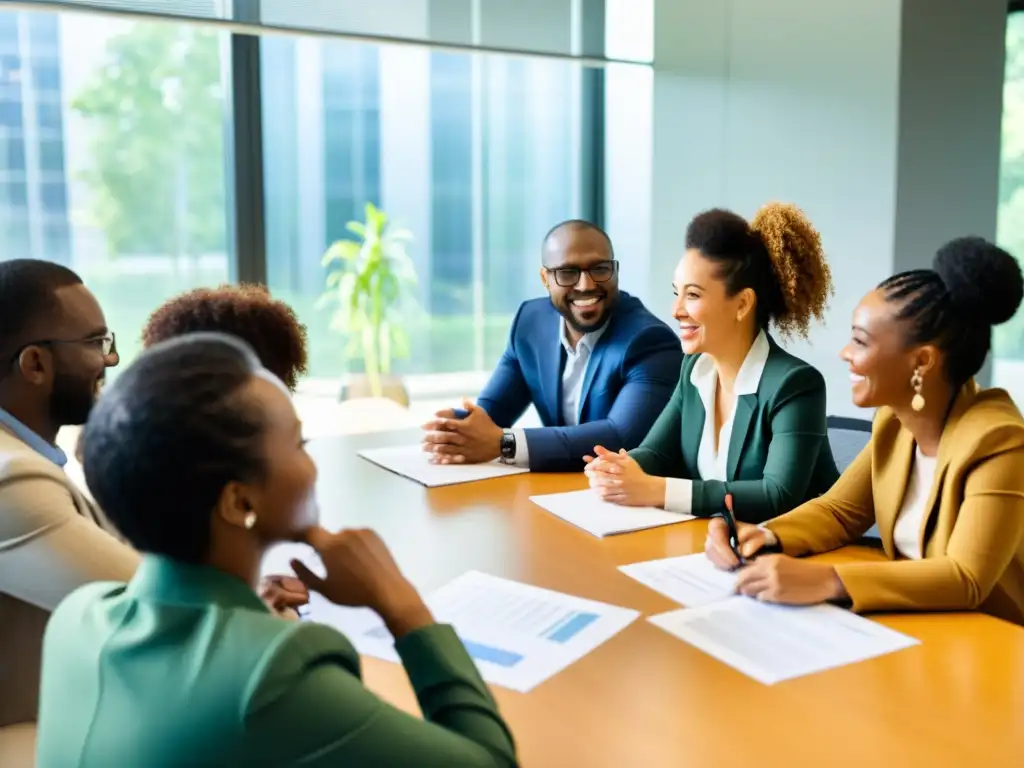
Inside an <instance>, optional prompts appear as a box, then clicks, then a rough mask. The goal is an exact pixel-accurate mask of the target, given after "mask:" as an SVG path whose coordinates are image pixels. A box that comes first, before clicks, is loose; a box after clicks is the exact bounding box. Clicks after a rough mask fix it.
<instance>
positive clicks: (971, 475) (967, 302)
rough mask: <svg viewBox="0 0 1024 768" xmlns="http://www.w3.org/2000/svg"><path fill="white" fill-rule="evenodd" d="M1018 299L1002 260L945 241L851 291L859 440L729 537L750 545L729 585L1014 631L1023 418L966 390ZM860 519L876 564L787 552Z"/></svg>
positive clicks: (1021, 592)
mask: <svg viewBox="0 0 1024 768" xmlns="http://www.w3.org/2000/svg"><path fill="white" fill-rule="evenodd" d="M1022 295H1024V280H1022V276H1021V271H1020V267H1019V266H1018V265H1017V262H1016V261H1015V260H1014V259H1013V257H1011V256H1010V255H1009V254H1008V253H1006V252H1005V251H1003V250H1001V249H999V248H997V247H996V246H994V245H992V244H990V243H988V242H986V241H984V240H982V239H981V238H961V239H958V240H954V241H952V242H951V243H948V244H947V245H945V246H943V248H942V249H940V250H939V252H938V254H937V255H936V257H935V261H934V265H933V269H930V270H914V271H911V272H903V273H901V274H898V275H895V276H894V277H890V278H888V279H887V280H885V281H884V282H883V283H882V284H881V285H879V286H878V288H876V289H875V290H874V291H872V292H871V293H869V294H868V295H867V296H866V297H864V299H863V300H862V301H861V303H860V304H859V305H858V307H857V309H856V311H855V312H854V316H853V333H852V339H851V340H850V343H849V344H847V346H846V347H845V348H844V349H843V352H842V358H843V359H844V360H845V361H846V362H847V363H848V364H849V366H850V379H851V382H852V393H853V401H854V403H855V404H856V405H858V406H861V407H866V408H872V407H874V408H878V412H877V414H876V416H875V420H874V425H873V428H872V435H871V441H870V443H869V444H868V445H867V446H866V447H865V448H864V450H863V451H862V452H861V453H860V455H859V456H858V457H857V458H856V459H855V460H854V462H853V464H851V465H850V467H849V468H848V469H847V470H846V472H844V473H843V475H842V477H840V478H839V480H838V481H837V482H836V484H835V485H834V486H833V487H832V489H831V490H829V491H828V493H826V494H825V495H824V496H821V497H820V498H818V499H814V500H813V501H809V502H807V503H805V504H803V505H801V506H799V507H797V508H796V509H794V510H793V511H791V512H789V513H788V514H786V515H783V516H781V517H779V518H776V519H775V520H773V521H771V522H769V523H767V524H765V525H764V526H762V527H760V528H758V527H754V526H749V527H743V528H742V529H741V530H740V532H739V551H740V554H741V555H742V556H744V558H747V557H750V556H752V555H754V554H756V553H760V554H761V556H760V557H757V558H756V559H753V560H751V561H750V563H749V564H747V565H745V566H744V567H743V568H742V570H741V571H740V574H739V578H738V581H737V588H738V590H739V591H740V592H741V593H743V594H746V595H750V596H752V597H756V598H757V599H760V600H766V601H769V602H779V603H791V604H812V603H820V602H829V601H831V602H838V603H845V604H847V605H850V606H851V607H852V608H853V609H854V610H856V611H887V610H892V611H913V610H917V611H958V610H970V609H976V608H978V609H981V610H983V611H985V612H986V613H990V614H992V615H994V616H998V617H1000V618H1003V619H1007V620H1009V621H1012V622H1015V623H1017V624H1024V419H1022V418H1021V414H1020V412H1019V411H1018V410H1017V408H1016V406H1015V405H1014V404H1013V402H1012V400H1011V399H1010V397H1009V395H1008V394H1007V393H1006V392H1005V391H1003V390H1001V389H990V390H984V391H979V389H978V387H977V385H976V384H975V382H974V378H973V377H974V376H975V374H977V372H978V371H979V370H980V369H981V366H982V364H983V362H984V360H985V357H986V355H987V354H988V351H989V348H990V346H991V336H992V326H994V325H997V324H999V323H1002V322H1005V321H1007V320H1009V319H1010V318H1011V317H1012V316H1013V315H1014V313H1015V312H1016V311H1017V308H1018V306H1019V305H1020V303H1021V298H1022ZM875 523H877V524H878V529H879V532H880V533H881V537H882V544H883V547H884V549H885V553H886V554H887V555H888V557H889V558H890V560H891V562H858V563H847V564H842V565H834V566H833V565H827V564H822V563H817V562H814V561H808V560H797V559H795V558H796V557H799V556H801V555H811V554H816V553H820V552H826V551H829V550H832V549H836V548H838V547H842V546H844V545H846V544H851V543H853V542H855V541H857V539H859V538H860V537H861V536H863V535H864V533H865V532H866V531H867V530H868V529H869V528H870V527H871V526H872V525H874V524H875ZM727 538H728V537H727V533H726V531H725V525H724V523H723V522H722V521H721V520H715V521H712V525H711V527H710V528H709V533H708V540H707V544H706V551H707V554H708V557H709V558H710V559H711V560H712V561H713V562H714V563H715V564H716V565H718V566H720V567H723V568H732V567H735V566H736V565H737V558H736V557H735V555H734V554H733V552H732V550H731V549H730V546H729V543H728V540H727ZM773 551H774V552H773ZM779 552H781V553H782V554H778V553H779Z"/></svg>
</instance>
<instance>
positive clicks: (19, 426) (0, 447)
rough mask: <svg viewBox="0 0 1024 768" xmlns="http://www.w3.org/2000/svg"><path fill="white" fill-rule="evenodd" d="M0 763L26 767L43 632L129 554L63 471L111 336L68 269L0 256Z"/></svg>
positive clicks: (133, 560)
mask: <svg viewBox="0 0 1024 768" xmlns="http://www.w3.org/2000/svg"><path fill="white" fill-rule="evenodd" d="M0 329H2V330H0V366H2V367H0V690H2V691H3V696H0V764H2V765H4V766H8V765H10V766H16V765H20V764H31V746H32V742H33V739H34V728H33V727H32V725H31V723H32V722H33V721H34V720H35V718H36V709H37V704H38V695H39V654H40V649H41V644H42V635H43V629H44V627H45V625H46V620H47V618H48V617H49V614H50V611H52V610H53V609H54V608H55V607H56V605H57V603H59V602H60V601H61V600H62V599H63V598H64V597H65V596H66V595H67V594H68V593H69V592H71V591H72V590H74V589H75V588H77V587H79V586H81V585H82V584H86V583H88V582H91V581H97V580H104V579H115V580H125V579H129V578H131V576H132V575H133V574H134V572H135V568H136V566H137V564H138V561H139V556H138V554H137V553H136V552H135V551H134V550H133V549H132V548H131V547H129V546H128V545H126V544H124V543H122V541H121V539H120V537H119V536H118V534H117V532H116V530H114V528H113V526H111V525H110V524H109V522H108V521H107V520H106V519H105V517H104V516H103V515H102V513H101V512H99V511H98V510H97V509H96V508H95V507H94V506H93V505H92V504H91V503H90V502H89V500H88V499H87V498H86V497H85V496H84V495H83V494H82V493H81V492H80V491H79V490H78V488H77V487H76V486H75V484H74V483H73V482H72V481H71V480H69V479H68V477H67V476H66V475H65V474H64V469H63V467H64V464H65V462H66V456H65V455H64V452H63V451H62V450H61V449H60V448H58V447H57V445H56V440H57V432H58V431H59V430H60V428H61V427H62V426H64V425H68V424H82V423H84V422H85V420H86V418H87V417H88V415H89V411H90V409H91V408H92V405H93V402H94V400H95V397H96V393H97V392H98V390H99V388H100V385H101V384H102V382H103V379H104V376H105V374H106V370H107V368H109V367H111V366H114V365H117V362H118V358H117V353H116V352H115V351H114V334H113V333H112V332H111V331H110V330H109V329H108V328H107V324H106V320H105V318H104V316H103V311H102V309H101V308H100V306H99V303H98V302H97V301H96V298H95V297H94V296H93V295H92V293H90V292H89V290H88V289H87V288H86V287H85V286H84V285H83V284H82V281H81V279H80V278H79V277H78V276H77V275H76V274H75V273H74V272H72V271H71V270H69V269H66V268H65V267H62V266H60V265H57V264H52V263H50V262H46V261H38V260H30V259H18V260H14V261H7V262H0Z"/></svg>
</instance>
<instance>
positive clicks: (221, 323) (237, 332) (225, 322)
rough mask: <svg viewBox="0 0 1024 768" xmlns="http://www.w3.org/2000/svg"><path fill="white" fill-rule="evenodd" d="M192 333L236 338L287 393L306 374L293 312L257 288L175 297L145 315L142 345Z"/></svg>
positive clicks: (302, 332)
mask: <svg viewBox="0 0 1024 768" xmlns="http://www.w3.org/2000/svg"><path fill="white" fill-rule="evenodd" d="M196 331H213V332H217V331H219V332H221V333H227V334H229V335H231V336H235V337H237V338H240V339H241V340H242V341H244V342H246V343H247V344H248V345H249V346H250V347H252V349H253V350H254V351H255V352H256V356H257V357H258V358H259V360H260V362H261V363H262V364H263V367H264V368H266V369H267V370H268V371H270V372H271V373H273V374H274V375H275V376H277V378H279V379H280V380H281V381H282V382H284V385H285V386H286V387H288V389H289V390H290V391H293V392H294V391H295V388H296V386H298V383H299V379H300V378H301V377H302V376H303V375H304V374H305V373H306V365H307V351H306V327H305V326H304V325H303V324H302V323H300V322H299V319H298V317H296V315H295V310H293V309H292V308H291V307H290V306H288V305H287V304H285V303H284V302H283V301H279V300H277V299H275V298H273V297H272V296H271V295H270V292H269V291H267V289H266V288H264V287H263V286H261V285H248V284H243V285H222V286H220V287H218V288H196V289H195V290H192V291H187V292H186V293H183V294H181V295H180V296H176V297H175V298H173V299H171V300H169V301H168V302H167V303H166V304H164V305H163V306H161V307H160V308H159V309H157V310H156V311H155V312H154V313H153V314H152V315H150V317H149V321H148V322H147V323H146V327H145V330H143V332H142V343H143V345H144V346H146V347H151V346H153V345H154V344H156V343H157V342H160V341H165V340H166V339H170V338H173V337H175V336H182V335H184V334H186V333H195V332H196Z"/></svg>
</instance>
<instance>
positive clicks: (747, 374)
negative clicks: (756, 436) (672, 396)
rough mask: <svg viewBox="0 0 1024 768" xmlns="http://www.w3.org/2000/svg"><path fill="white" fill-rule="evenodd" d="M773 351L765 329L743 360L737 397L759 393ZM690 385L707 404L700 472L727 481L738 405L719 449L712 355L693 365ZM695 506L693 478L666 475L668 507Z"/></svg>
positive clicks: (699, 453)
mask: <svg viewBox="0 0 1024 768" xmlns="http://www.w3.org/2000/svg"><path fill="white" fill-rule="evenodd" d="M770 350H771V347H770V346H769V345H768V337H767V336H766V335H765V332H764V331H761V332H760V333H758V334H757V338H755V339H754V343H753V344H751V346H750V349H749V350H748V351H747V356H746V357H745V358H744V359H743V365H741V366H740V370H739V373H737V374H736V381H735V383H734V385H733V391H734V394H735V396H736V398H737V399H738V398H739V397H740V395H753V394H755V393H756V392H757V387H758V385H759V384H760V383H761V374H762V373H764V366H765V363H766V362H767V361H768V352H769V351H770ZM690 384H692V385H693V386H694V387H696V388H697V394H699V395H700V400H701V403H703V405H704V431H703V432H702V433H701V437H700V448H699V449H698V451H697V474H698V476H699V477H700V479H701V480H722V481H724V480H725V479H726V465H727V462H728V460H729V443H730V441H731V440H732V425H733V417H734V416H735V414H736V407H735V405H734V406H733V409H732V412H731V413H730V414H729V418H728V419H726V421H725V423H724V424H723V425H722V428H721V429H720V430H719V432H718V449H717V450H716V449H715V399H716V390H717V389H718V369H717V368H715V361H714V359H713V358H712V357H711V356H710V355H701V356H700V358H699V359H698V360H697V362H696V363H694V364H693V368H692V369H691V370H690ZM683 418H684V419H685V418H686V417H685V416H684V417H683ZM684 428H685V424H684ZM692 507H693V481H692V480H683V479H681V478H678V477H668V478H665V509H667V510H670V511H672V512H682V513H685V514H689V513H690V510H691V509H692Z"/></svg>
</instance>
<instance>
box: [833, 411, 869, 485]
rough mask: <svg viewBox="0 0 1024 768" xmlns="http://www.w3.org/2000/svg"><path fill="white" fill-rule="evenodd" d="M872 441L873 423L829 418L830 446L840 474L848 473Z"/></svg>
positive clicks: (838, 417)
mask: <svg viewBox="0 0 1024 768" xmlns="http://www.w3.org/2000/svg"><path fill="white" fill-rule="evenodd" d="M870 439H871V422H870V421H868V420H867V419H851V418H848V417H846V416H829V417H828V444H829V445H830V446H831V447H832V456H833V457H834V458H835V460H836V467H838V469H839V471H840V472H844V471H846V468H847V467H848V466H850V464H851V463H852V462H853V460H854V459H855V458H857V454H858V453H860V452H861V450H863V448H864V446H865V445H867V444H868V441H869V440H870Z"/></svg>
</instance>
